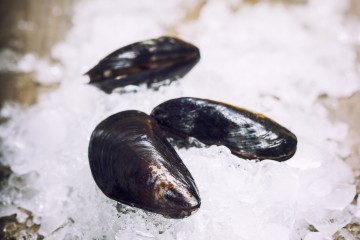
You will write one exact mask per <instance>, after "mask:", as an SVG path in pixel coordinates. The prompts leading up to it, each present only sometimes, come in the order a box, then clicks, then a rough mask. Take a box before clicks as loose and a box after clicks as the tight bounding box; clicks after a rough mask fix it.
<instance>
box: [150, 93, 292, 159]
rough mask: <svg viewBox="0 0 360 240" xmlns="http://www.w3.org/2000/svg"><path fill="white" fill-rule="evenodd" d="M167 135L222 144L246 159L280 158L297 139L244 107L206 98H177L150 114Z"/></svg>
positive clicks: (161, 105) (284, 129)
mask: <svg viewBox="0 0 360 240" xmlns="http://www.w3.org/2000/svg"><path fill="white" fill-rule="evenodd" d="M151 116H152V117H153V118H154V119H156V121H157V122H158V124H159V125H160V126H161V127H162V128H163V129H164V130H165V131H167V132H168V134H169V135H171V136H172V137H175V138H178V139H184V138H188V137H193V138H196V139H197V140H199V141H201V142H202V143H205V144H207V145H224V146H226V147H228V148H229V149H230V150H231V152H232V153H233V154H235V155H237V156H239V157H241V158H246V159H260V160H261V159H272V160H277V161H284V160H287V159H289V158H291V157H292V156H293V155H294V154H295V152H296V145H297V138H296V136H295V135H294V134H293V133H291V132H290V131H289V130H287V129H286V128H284V127H283V126H281V125H280V124H278V123H276V122H274V121H273V120H271V119H269V118H267V117H265V116H264V115H262V114H256V113H253V112H250V111H248V110H245V109H242V108H239V107H235V106H232V105H229V104H226V103H220V102H216V101H212V100H208V99H199V98H191V97H184V98H177V99H172V100H169V101H166V102H164V103H162V104H160V105H158V106H157V107H155V108H154V110H153V111H152V113H151Z"/></svg>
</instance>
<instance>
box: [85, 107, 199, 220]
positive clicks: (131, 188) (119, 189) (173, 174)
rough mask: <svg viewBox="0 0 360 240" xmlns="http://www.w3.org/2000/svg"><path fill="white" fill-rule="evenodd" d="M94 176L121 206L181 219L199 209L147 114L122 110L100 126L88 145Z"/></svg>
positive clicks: (190, 184)
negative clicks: (124, 205)
mask: <svg viewBox="0 0 360 240" xmlns="http://www.w3.org/2000/svg"><path fill="white" fill-rule="evenodd" d="M89 162H90V168H91V172H92V175H93V177H94V179H95V182H96V184H97V185H98V187H99V188H100V189H101V191H102V192H103V193H104V194H105V195H106V196H108V197H109V198H111V199H113V200H116V201H118V202H120V203H123V204H126V205H130V206H133V207H137V208H141V209H144V210H147V211H150V212H154V213H159V214H162V215H164V216H166V217H169V218H184V217H187V216H189V215H191V214H192V213H193V212H195V211H196V210H197V209H198V208H199V207H200V198H199V193H198V189H197V187H196V185H195V182H194V179H193V177H192V176H191V174H190V172H189V171H188V169H187V168H186V166H185V165H184V163H183V162H182V160H181V159H180V157H179V156H178V154H177V153H176V151H175V150H174V148H173V147H172V146H171V144H170V143H169V142H168V141H167V140H166V137H165V136H164V132H163V131H162V130H161V128H160V127H159V126H158V124H157V123H156V121H155V120H154V119H153V118H151V117H150V116H149V115H147V114H145V113H142V112H139V111H134V110H130V111H124V112H120V113H117V114H114V115H112V116H110V117H108V118H107V119H105V120H104V121H102V122H101V123H100V124H99V125H98V126H97V127H96V128H95V130H94V131H93V133H92V135H91V140H90V145H89Z"/></svg>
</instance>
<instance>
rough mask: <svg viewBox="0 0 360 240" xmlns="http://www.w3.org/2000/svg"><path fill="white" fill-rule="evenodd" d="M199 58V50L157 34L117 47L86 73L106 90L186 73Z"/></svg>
mask: <svg viewBox="0 0 360 240" xmlns="http://www.w3.org/2000/svg"><path fill="white" fill-rule="evenodd" d="M199 60H200V51H199V49H198V48H197V47H195V46H193V45H192V44H190V43H187V42H184V41H182V40H180V39H177V38H173V37H160V38H156V39H150V40H146V41H142V42H137V43H134V44H131V45H128V46H126V47H123V48H120V49H118V50H116V51H114V52H113V53H111V54H110V55H108V56H106V57H105V58H104V59H102V60H101V61H100V62H99V63H98V64H97V65H96V66H95V67H93V68H92V69H91V70H89V71H88V72H87V73H86V74H87V75H89V77H90V84H93V85H96V86H97V87H99V88H101V89H102V90H103V91H105V92H107V93H111V92H112V90H113V89H115V88H118V87H124V86H127V85H140V84H143V83H146V84H147V85H148V86H153V85H155V84H157V83H159V82H164V80H169V81H173V80H175V79H177V78H181V77H183V76H185V75H186V74H187V73H188V72H189V71H190V70H191V69H192V68H193V67H194V66H195V65H196V63H197V62H198V61H199Z"/></svg>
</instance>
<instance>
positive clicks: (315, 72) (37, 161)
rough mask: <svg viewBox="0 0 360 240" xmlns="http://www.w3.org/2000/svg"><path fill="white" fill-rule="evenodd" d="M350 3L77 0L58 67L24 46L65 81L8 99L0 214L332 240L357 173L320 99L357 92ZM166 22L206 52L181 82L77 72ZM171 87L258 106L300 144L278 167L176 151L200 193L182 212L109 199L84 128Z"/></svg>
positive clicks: (94, 233)
mask: <svg viewBox="0 0 360 240" xmlns="http://www.w3.org/2000/svg"><path fill="white" fill-rule="evenodd" d="M347 2H348V1H337V0H329V1H327V2H326V3H324V2H323V1H320V0H311V1H309V2H308V3H307V4H305V5H301V4H300V5H294V6H292V5H283V4H271V3H267V2H260V3H258V4H255V5H249V4H245V3H242V2H235V1H220V0H210V1H207V3H206V4H205V5H204V7H203V9H202V11H201V14H200V16H199V17H198V19H196V20H193V21H183V16H184V15H185V11H186V9H187V8H189V6H192V5H191V4H193V3H191V1H190V0H188V1H180V0H176V1H140V0H134V1H112V0H91V1H80V2H79V3H77V5H76V8H75V14H74V20H73V22H74V26H73V28H72V29H71V30H70V32H69V34H68V36H67V37H66V40H65V41H63V42H62V43H60V44H58V45H57V46H56V47H55V48H54V49H53V56H54V57H55V58H57V59H59V60H60V63H61V65H60V66H58V65H56V66H51V65H49V64H47V63H44V62H43V60H39V61H38V60H36V59H32V57H31V55H30V56H27V58H25V59H24V60H23V61H22V65H21V66H20V67H23V68H25V69H29V68H35V69H36V70H37V71H38V72H39V74H40V76H41V80H40V81H41V82H45V83H46V82H52V81H56V79H61V85H60V87H59V88H58V89H57V90H55V91H53V92H51V93H49V94H44V95H42V96H41V99H40V101H39V102H38V104H37V105H35V106H33V107H31V108H30V109H25V110H24V109H21V108H20V107H17V106H15V105H13V104H8V105H6V106H5V107H4V108H3V109H2V110H1V116H3V117H10V118H11V120H10V121H8V122H7V123H6V124H4V125H1V126H0V137H1V138H2V139H3V143H2V145H3V148H4V149H5V150H4V161H5V164H8V165H10V166H11V169H12V170H13V171H14V174H13V175H12V176H11V177H10V180H9V184H8V186H7V187H6V189H4V190H3V192H2V195H1V202H2V203H3V204H4V205H3V206H2V207H1V209H0V215H6V214H12V213H14V212H19V210H17V207H22V208H25V209H27V210H29V211H31V212H32V213H33V215H34V216H35V218H36V221H37V222H38V223H40V224H41V228H40V234H42V235H44V236H45V237H47V238H48V239H79V238H80V239H103V238H105V239H178V240H180V239H244V240H246V239H257V240H261V239H267V240H268V239H277V240H282V239H284V240H286V239H294V240H295V239H307V240H308V239H331V236H332V235H333V234H334V233H335V232H337V231H338V230H340V229H341V228H342V227H343V226H345V225H346V224H348V223H349V222H350V221H351V220H352V218H353V216H354V214H355V212H356V207H355V206H353V205H350V203H351V202H352V200H353V199H354V196H355V186H354V185H353V180H354V176H353V173H352V171H351V169H350V168H349V167H348V166H347V165H346V164H345V163H344V162H343V161H342V160H341V157H346V156H347V155H349V154H350V149H349V148H346V147H345V148H344V146H341V143H342V142H343V141H344V139H346V137H347V126H346V125H345V124H343V123H333V122H330V121H329V120H328V116H327V111H326V109H325V108H324V107H322V106H321V105H320V104H318V103H317V102H316V99H317V98H318V97H319V96H320V95H324V94H325V95H327V96H330V97H340V96H343V97H344V96H349V95H350V94H352V93H353V92H354V91H356V90H358V88H359V81H358V78H359V75H358V73H357V71H356V65H355V61H354V59H355V53H354V51H353V49H352V46H351V44H350V43H349V42H346V41H345V40H346V39H348V38H349V37H348V38H347V37H346V35H347V34H349V33H348V32H347V31H346V26H345V25H344V24H343V19H342V17H343V11H344V9H346V7H347V6H346V3H347ZM235 3H236V4H239V6H238V8H237V9H236V10H234V9H233V8H231V6H232V4H235ZM134 26H135V27H134ZM168 31H172V32H177V33H178V36H180V37H181V38H183V39H185V40H188V41H190V42H191V43H193V44H195V45H196V46H198V47H199V48H200V50H201V54H202V59H201V61H200V63H199V64H198V66H196V67H195V68H194V69H193V71H192V72H190V73H189V74H188V75H187V76H186V77H185V78H184V79H181V80H179V81H177V82H174V83H173V84H171V85H170V86H165V87H160V89H159V91H152V90H148V89H146V88H145V87H144V86H140V87H129V88H128V90H126V89H125V90H122V91H120V92H118V93H114V94H111V95H107V94H105V93H103V92H101V91H100V90H98V89H96V88H94V87H92V86H89V85H87V84H85V83H86V82H87V81H88V79H87V78H86V77H84V76H82V75H83V73H84V72H86V71H87V70H88V69H89V68H90V67H92V66H93V65H94V64H96V63H97V61H98V60H99V59H101V58H102V57H104V56H105V55H107V54H108V53H110V52H111V51H113V50H115V49H117V48H119V47H122V46H124V45H126V44H129V43H132V42H136V41H140V40H145V39H149V38H154V37H158V36H161V35H164V34H166V33H167V32H168ZM344 36H345V37H344ZM344 39H345V40H344ZM47 79H48V81H47ZM54 79H55V80H54ZM180 96H193V97H203V98H210V99H214V100H220V101H223V102H228V103H231V104H234V105H238V106H241V107H244V108H248V109H251V110H253V111H257V112H261V113H263V114H265V115H267V116H269V117H271V118H273V119H275V120H277V121H278V122H279V123H280V124H282V125H284V126H285V127H287V128H289V129H290V130H291V131H292V132H294V133H295V134H296V135H297V137H298V142H299V145H298V151H297V153H296V154H295V156H294V157H293V158H292V159H291V160H289V161H287V162H283V163H279V162H274V161H269V160H265V161H262V162H255V161H246V160H242V159H239V158H237V157H235V156H233V155H231V153H230V151H229V150H228V149H227V148H226V147H223V146H211V147H209V148H191V149H188V150H185V149H178V153H179V154H180V156H181V158H182V159H183V160H184V162H185V164H186V165H187V167H188V168H189V170H190V172H191V173H192V175H193V177H194V178H195V180H196V183H197V185H198V187H199V190H200V195H201V199H202V206H201V208H200V210H199V211H198V212H197V213H196V214H194V215H193V216H191V217H189V218H186V219H183V220H170V219H165V218H162V217H160V216H157V215H154V214H149V213H146V212H144V211H142V210H137V209H132V208H129V207H126V206H122V205H118V204H117V203H116V202H114V201H112V200H110V199H107V198H106V197H105V196H103V194H102V193H101V192H100V190H99V189H98V188H97V187H96V185H95V183H94V180H93V179H92V176H91V173H90V168H89V165H88V159H87V147H88V141H89V137H90V134H91V132H92V130H93V129H94V128H95V126H96V125H97V124H98V123H99V122H100V121H101V120H103V119H104V118H106V117H107V116H109V115H111V114H113V113H116V112H119V111H123V110H129V109H137V110H141V111H144V112H147V113H150V111H151V109H152V108H153V107H155V106H156V105H158V104H159V103H161V102H163V101H165V100H168V99H170V98H175V97H180ZM357 211H359V210H357ZM311 228H315V229H316V230H317V232H314V231H312V230H311ZM343 235H344V236H345V235H346V233H343ZM349 239H350V238H349Z"/></svg>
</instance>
